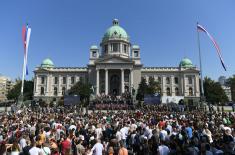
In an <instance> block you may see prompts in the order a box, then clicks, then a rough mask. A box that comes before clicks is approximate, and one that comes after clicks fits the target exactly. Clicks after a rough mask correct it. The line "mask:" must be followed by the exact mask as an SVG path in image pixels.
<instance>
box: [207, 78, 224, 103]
mask: <svg viewBox="0 0 235 155" xmlns="http://www.w3.org/2000/svg"><path fill="white" fill-rule="evenodd" d="M203 85H204V93H205V97H206V101H207V102H209V103H211V104H218V103H222V104H223V103H225V102H228V97H227V95H226V94H225V92H224V90H223V89H222V87H221V85H220V83H219V82H215V81H213V80H212V79H210V78H208V77H205V79H204V82H203Z"/></svg>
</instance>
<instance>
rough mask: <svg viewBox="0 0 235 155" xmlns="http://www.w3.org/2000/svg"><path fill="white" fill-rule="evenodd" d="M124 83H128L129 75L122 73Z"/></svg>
mask: <svg viewBox="0 0 235 155" xmlns="http://www.w3.org/2000/svg"><path fill="white" fill-rule="evenodd" d="M124 81H125V82H128V81H129V74H125V73H124Z"/></svg>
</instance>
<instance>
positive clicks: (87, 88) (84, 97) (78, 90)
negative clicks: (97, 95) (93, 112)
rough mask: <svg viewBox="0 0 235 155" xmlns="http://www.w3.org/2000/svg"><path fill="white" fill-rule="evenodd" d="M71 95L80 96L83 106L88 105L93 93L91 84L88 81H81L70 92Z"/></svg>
mask: <svg viewBox="0 0 235 155" xmlns="http://www.w3.org/2000/svg"><path fill="white" fill-rule="evenodd" d="M68 93H69V95H80V100H81V102H82V104H86V105H88V103H89V98H90V95H91V93H92V89H91V84H89V83H88V82H87V81H79V82H77V83H76V84H75V85H74V86H72V87H71V89H70V90H69V91H68Z"/></svg>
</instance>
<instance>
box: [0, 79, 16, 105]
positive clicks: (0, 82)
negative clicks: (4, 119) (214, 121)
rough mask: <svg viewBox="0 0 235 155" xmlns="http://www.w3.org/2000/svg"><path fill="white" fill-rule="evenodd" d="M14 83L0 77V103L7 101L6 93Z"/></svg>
mask: <svg viewBox="0 0 235 155" xmlns="http://www.w3.org/2000/svg"><path fill="white" fill-rule="evenodd" d="M13 85H14V83H13V82H12V81H11V80H10V78H8V77H5V76H0V102H2V101H6V100H7V94H8V91H9V90H10V89H11V88H12V87H13Z"/></svg>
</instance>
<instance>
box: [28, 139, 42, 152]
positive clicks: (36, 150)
mask: <svg viewBox="0 0 235 155" xmlns="http://www.w3.org/2000/svg"><path fill="white" fill-rule="evenodd" d="M32 143H33V147H32V148H31V149H30V150H29V154H30V155H43V152H42V150H41V149H40V148H38V147H36V142H35V141H32Z"/></svg>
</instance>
